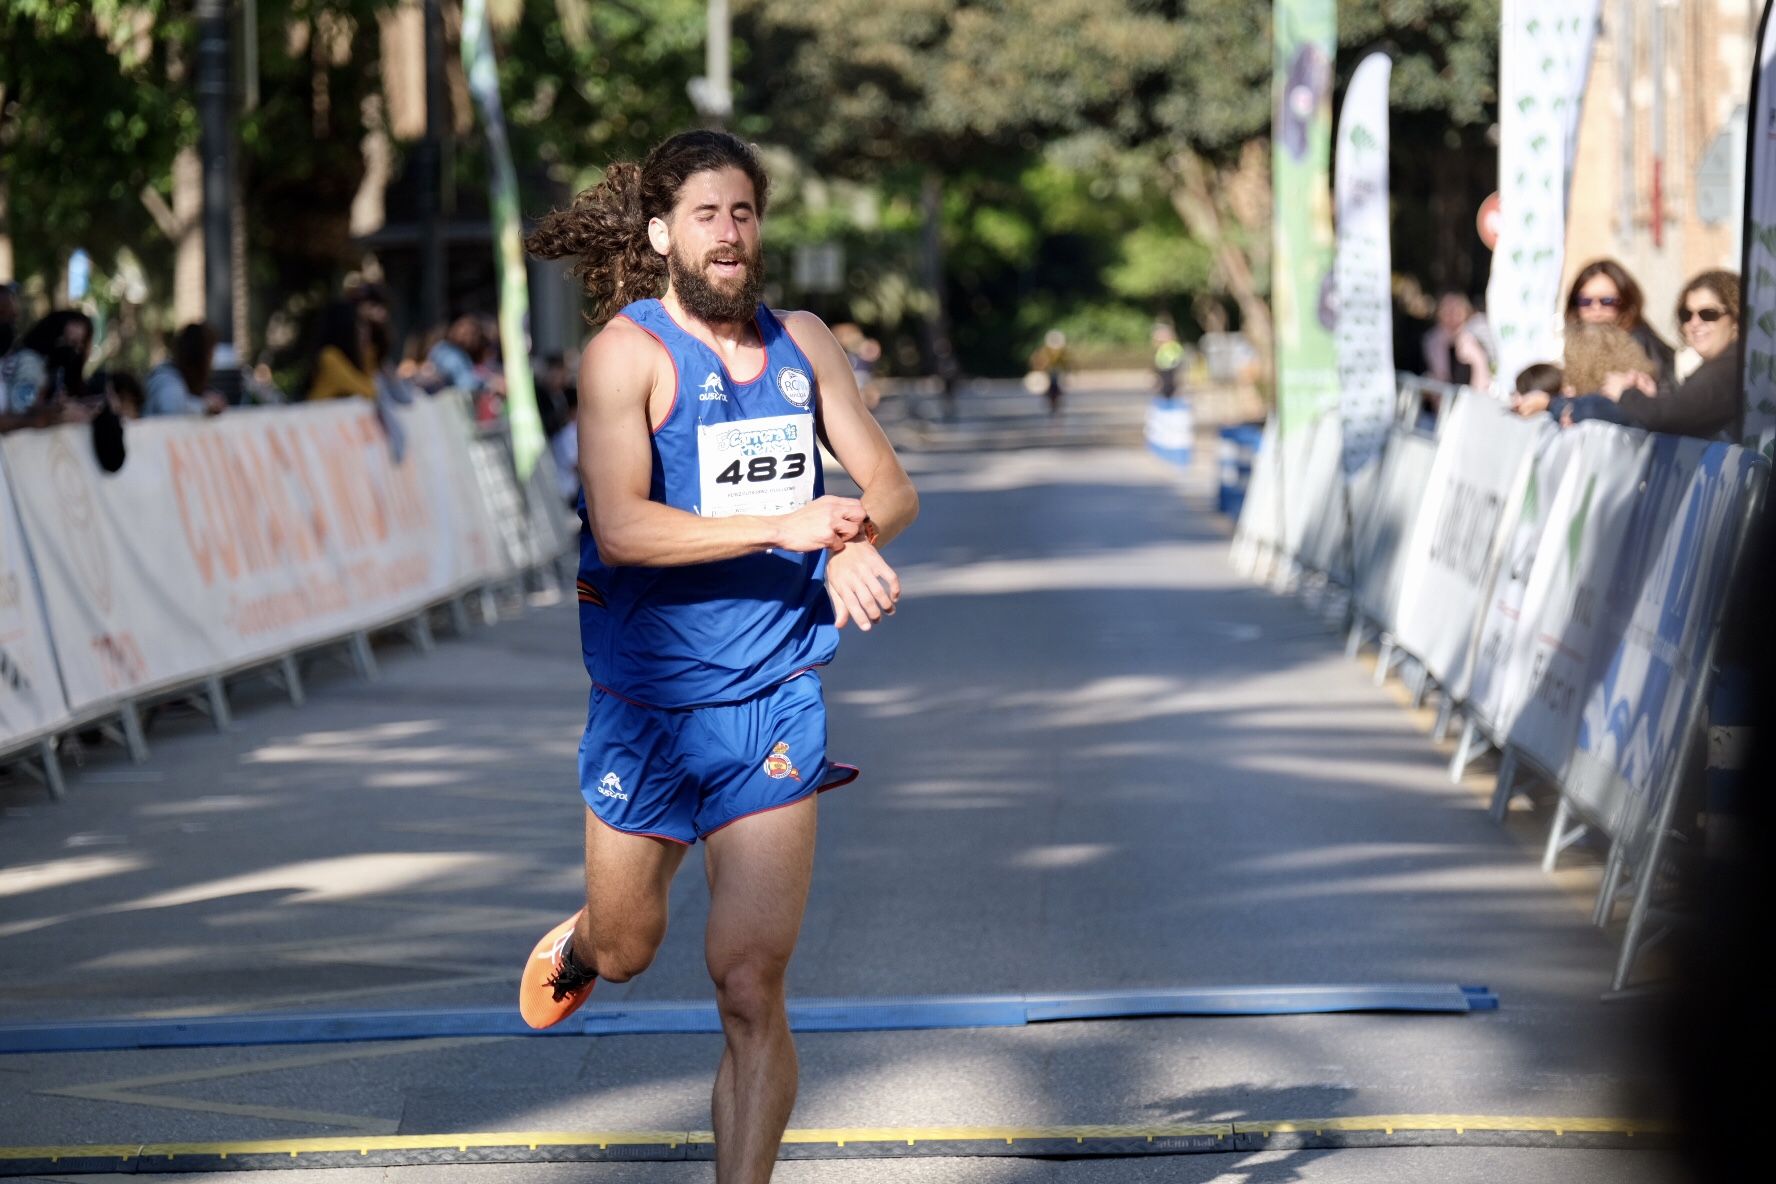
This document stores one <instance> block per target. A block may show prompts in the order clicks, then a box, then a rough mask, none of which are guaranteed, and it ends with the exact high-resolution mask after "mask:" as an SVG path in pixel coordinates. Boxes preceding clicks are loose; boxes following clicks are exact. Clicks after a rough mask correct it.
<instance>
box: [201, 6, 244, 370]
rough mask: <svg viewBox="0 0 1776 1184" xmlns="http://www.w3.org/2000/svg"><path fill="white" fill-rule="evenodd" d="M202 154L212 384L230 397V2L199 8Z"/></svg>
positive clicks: (232, 355)
mask: <svg viewBox="0 0 1776 1184" xmlns="http://www.w3.org/2000/svg"><path fill="white" fill-rule="evenodd" d="M197 29H198V33H197V38H198V39H197V115H198V153H199V155H200V156H201V157H202V158H203V246H204V320H206V321H207V322H209V325H210V328H211V329H213V330H214V331H215V333H216V359H215V361H216V364H215V368H214V380H215V383H216V386H217V388H218V389H219V390H221V391H222V393H223V394H225V395H229V396H230V397H232V396H233V395H234V393H235V387H236V385H237V384H238V382H239V361H238V359H237V358H236V357H235V352H234V267H233V255H234V252H233V248H234V236H233V234H232V233H231V228H230V225H229V211H230V204H229V199H230V196H231V192H232V189H233V186H232V185H231V184H230V169H229V165H230V157H231V155H232V148H233V146H232V144H231V143H230V135H229V132H230V128H229V112H228V98H229V77H228V74H229V70H228V57H229V29H228V0H198V2H197Z"/></svg>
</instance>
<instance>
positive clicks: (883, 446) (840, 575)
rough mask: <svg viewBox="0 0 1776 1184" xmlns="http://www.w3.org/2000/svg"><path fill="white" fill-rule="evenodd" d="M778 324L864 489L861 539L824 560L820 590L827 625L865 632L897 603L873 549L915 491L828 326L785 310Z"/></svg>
mask: <svg viewBox="0 0 1776 1184" xmlns="http://www.w3.org/2000/svg"><path fill="white" fill-rule="evenodd" d="M784 324H785V326H786V327H787V328H788V329H789V333H790V336H792V337H794V338H795V341H796V344H797V345H799V346H801V347H802V352H803V353H805V354H807V355H808V360H809V361H810V362H812V363H813V365H814V379H815V383H816V384H817V386H818V388H819V390H820V422H821V427H822V429H823V430H824V433H825V436H826V442H827V446H828V447H830V448H831V449H832V451H833V455H834V456H836V457H838V458H839V463H840V464H842V465H844V466H845V471H846V472H847V473H849V474H850V475H851V479H852V480H853V481H855V482H857V484H858V485H859V486H860V487H861V488H862V489H863V508H864V509H865V510H866V511H868V513H869V518H868V519H866V525H865V531H866V536H867V538H866V539H854V540H852V541H851V542H849V543H846V544H845V545H844V546H843V547H842V548H840V549H839V550H838V552H837V554H835V555H833V557H832V558H831V559H829V560H827V563H826V591H827V595H828V596H829V597H831V599H832V604H833V617H834V621H833V623H834V624H836V625H838V626H839V627H840V628H843V627H844V626H845V625H846V624H848V623H849V624H855V625H856V626H857V627H858V628H859V629H861V630H863V631H864V632H866V633H867V632H868V631H869V628H870V624H871V622H873V621H879V620H881V619H882V618H883V617H884V616H886V615H892V614H893V612H894V606H895V605H896V604H897V603H899V601H900V577H899V576H897V575H895V574H894V569H893V568H892V567H890V566H888V563H887V561H886V560H884V559H883V558H882V555H881V552H879V551H878V550H877V549H876V548H877V547H879V546H881V545H883V544H885V543H887V542H888V540H890V539H892V538H893V537H894V536H895V535H897V534H899V533H900V532H901V531H903V530H905V529H906V528H907V527H908V526H910V525H911V524H912V521H913V519H914V518H916V517H918V515H919V495H918V493H917V492H916V491H915V490H914V489H913V483H912V480H911V479H910V478H908V477H907V474H906V470H905V469H903V468H901V465H900V459H899V458H898V457H896V456H895V455H894V447H893V445H891V444H889V443H888V437H887V436H886V435H885V434H884V433H883V431H882V428H881V425H880V424H878V423H876V419H875V417H874V416H873V415H871V414H870V413H869V409H868V408H867V407H865V406H864V405H863V398H862V396H861V395H859V394H858V393H857V377H856V375H855V374H854V373H853V372H852V370H851V363H850V362H849V360H848V359H847V358H846V357H845V351H844V349H843V347H841V346H840V345H839V343H838V339H837V338H835V337H834V336H833V335H832V330H830V329H828V328H827V327H826V324H825V323H824V322H823V321H821V319H820V318H819V317H817V316H815V315H814V314H813V313H806V312H797V313H791V314H789V316H788V317H787V318H786V320H785V322H784Z"/></svg>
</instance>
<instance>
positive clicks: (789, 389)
mask: <svg viewBox="0 0 1776 1184" xmlns="http://www.w3.org/2000/svg"><path fill="white" fill-rule="evenodd" d="M777 389H778V390H780V391H782V392H783V397H784V398H786V399H788V400H789V401H790V402H791V403H793V404H795V405H796V406H797V407H806V406H807V405H808V401H809V400H810V399H812V398H813V397H814V387H813V386H812V385H811V384H810V383H809V382H808V376H807V375H806V374H803V373H802V372H801V371H800V370H795V369H789V370H779V371H777Z"/></svg>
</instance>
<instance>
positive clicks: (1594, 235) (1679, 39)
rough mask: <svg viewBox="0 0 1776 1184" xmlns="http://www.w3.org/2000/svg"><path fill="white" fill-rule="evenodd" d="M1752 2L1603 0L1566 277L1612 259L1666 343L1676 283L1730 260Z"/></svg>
mask: <svg viewBox="0 0 1776 1184" xmlns="http://www.w3.org/2000/svg"><path fill="white" fill-rule="evenodd" d="M1762 8H1763V3H1762V0H1603V4H1602V10H1601V20H1602V26H1601V28H1600V29H1599V30H1598V36H1597V48H1596V54H1595V56H1594V58H1593V60H1592V65H1591V75H1590V78H1589V80H1588V82H1587V86H1586V91H1585V106H1584V112H1583V115H1582V117H1581V123H1580V128H1579V143H1578V159H1577V164H1576V167H1575V169H1574V172H1573V184H1572V204H1571V213H1570V216H1569V218H1568V221H1567V241H1566V278H1567V280H1568V281H1569V282H1570V280H1571V279H1572V277H1573V276H1574V275H1575V274H1576V273H1577V272H1578V270H1579V269H1580V268H1581V267H1583V266H1584V265H1585V264H1586V263H1588V262H1589V261H1591V260H1593V259H1596V258H1599V257H1601V256H1606V255H1607V256H1612V257H1614V258H1616V259H1618V260H1620V261H1621V263H1622V264H1623V265H1624V266H1625V267H1627V268H1628V270H1629V271H1630V272H1631V273H1632V274H1633V275H1634V276H1635V278H1636V279H1638V280H1639V281H1640V284H1641V287H1642V288H1643V289H1645V291H1646V298H1647V318H1648V320H1649V321H1650V323H1651V324H1652V325H1653V327H1654V328H1655V329H1657V330H1658V331H1659V333H1660V334H1661V335H1662V336H1664V337H1665V338H1666V339H1667V340H1670V341H1672V342H1673V343H1675V342H1676V339H1677V328H1676V326H1675V325H1674V324H1673V323H1672V309H1673V307H1674V306H1675V304H1676V301H1677V293H1678V291H1679V289H1681V288H1682V286H1683V284H1684V282H1685V280H1687V279H1688V278H1689V277H1690V276H1692V275H1694V274H1695V273H1697V272H1698V271H1702V270H1705V269H1707V268H1714V267H1725V268H1729V269H1731V270H1734V271H1737V270H1738V269H1739V247H1740V221H1741V215H1742V212H1743V207H1744V189H1745V165H1744V162H1745V115H1746V107H1747V103H1748V100H1749V97H1750V93H1751V73H1752V65H1753V61H1754V59H1755V57H1756V40H1757V23H1758V17H1759V15H1760V13H1761V11H1762Z"/></svg>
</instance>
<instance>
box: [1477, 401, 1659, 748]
mask: <svg viewBox="0 0 1776 1184" xmlns="http://www.w3.org/2000/svg"><path fill="white" fill-rule="evenodd" d="M1567 431H1568V432H1569V433H1571V434H1573V435H1574V436H1575V438H1576V440H1577V445H1576V448H1575V451H1574V452H1573V454H1572V457H1571V459H1570V460H1569V461H1568V463H1567V466H1566V472H1565V474H1564V476H1563V478H1562V480H1561V483H1560V489H1559V491H1558V492H1557V493H1556V494H1555V495H1554V504H1553V505H1552V506H1551V507H1549V510H1548V520H1547V522H1546V524H1545V525H1544V528H1543V531H1542V537H1541V546H1540V548H1539V549H1538V551H1537V554H1536V558H1535V562H1534V564H1533V565H1531V568H1530V575H1529V583H1528V586H1527V587H1526V588H1525V589H1524V595H1523V610H1522V618H1521V620H1520V622H1519V627H1518V629H1517V631H1516V634H1515V636H1514V637H1513V638H1512V642H1511V647H1510V651H1509V658H1508V664H1507V667H1506V671H1505V675H1504V686H1503V687H1502V688H1501V691H1502V703H1501V705H1500V708H1499V716H1498V718H1497V720H1496V723H1497V725H1498V727H1499V728H1500V729H1502V730H1504V731H1505V732H1506V733H1507V734H1508V737H1509V741H1510V743H1511V745H1512V747H1514V748H1515V749H1517V750H1518V751H1519V752H1520V753H1522V754H1523V755H1525V756H1527V757H1528V758H1529V759H1530V760H1531V761H1532V762H1533V763H1534V764H1536V765H1537V766H1539V767H1540V768H1541V769H1542V770H1543V771H1544V772H1546V773H1548V774H1549V775H1551V776H1553V777H1554V778H1555V779H1556V780H1558V779H1559V778H1561V777H1562V776H1563V775H1564V773H1565V771H1566V764H1567V758H1568V757H1569V756H1570V755H1571V753H1572V747H1573V742H1574V739H1575V737H1576V736H1577V734H1578V727H1579V712H1580V709H1581V708H1582V707H1583V705H1584V696H1585V694H1586V692H1587V691H1588V690H1589V689H1590V683H1591V679H1592V678H1593V677H1594V676H1595V673H1596V671H1597V669H1598V666H1599V665H1600V664H1601V662H1602V661H1603V660H1604V659H1606V658H1607V657H1608V654H1607V652H1603V653H1600V651H1605V650H1607V649H1608V648H1612V647H1613V646H1614V644H1615V641H1616V639H1615V638H1614V637H1612V636H1610V635H1609V632H1608V628H1607V622H1606V621H1605V620H1604V616H1603V608H1604V597H1605V593H1606V589H1607V585H1608V582H1609V580H1610V579H1611V578H1612V577H1613V576H1614V574H1615V571H1616V561H1617V556H1618V555H1619V554H1620V552H1621V549H1622V543H1623V540H1624V538H1625V537H1626V533H1627V526H1628V522H1629V519H1630V518H1631V517H1632V515H1633V513H1634V504H1635V501H1636V499H1637V497H1638V496H1639V487H1640V479H1641V474H1642V473H1643V472H1644V471H1645V470H1646V464H1647V458H1648V456H1649V455H1650V452H1651V445H1650V444H1649V442H1648V440H1647V437H1646V435H1645V433H1643V432H1638V431H1627V430H1624V429H1622V428H1619V427H1615V426H1613V425H1609V424H1596V423H1589V422H1587V423H1582V424H1579V425H1578V426H1577V427H1574V428H1569V429H1567Z"/></svg>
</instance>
